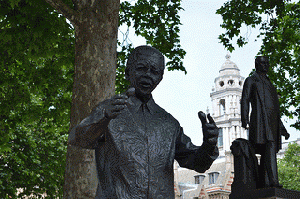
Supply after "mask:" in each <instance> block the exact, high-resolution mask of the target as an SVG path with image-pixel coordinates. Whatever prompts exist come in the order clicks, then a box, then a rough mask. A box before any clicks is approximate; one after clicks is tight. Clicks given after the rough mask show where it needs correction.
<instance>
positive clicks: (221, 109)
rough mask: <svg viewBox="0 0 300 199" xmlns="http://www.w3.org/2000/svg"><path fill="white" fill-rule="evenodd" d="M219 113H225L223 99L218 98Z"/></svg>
mask: <svg viewBox="0 0 300 199" xmlns="http://www.w3.org/2000/svg"><path fill="white" fill-rule="evenodd" d="M219 103H220V110H219V111H220V115H224V114H225V99H220V102H219Z"/></svg>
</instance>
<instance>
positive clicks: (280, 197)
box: [229, 188, 300, 199]
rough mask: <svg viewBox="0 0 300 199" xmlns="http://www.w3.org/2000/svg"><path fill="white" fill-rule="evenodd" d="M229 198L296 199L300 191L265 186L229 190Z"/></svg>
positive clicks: (299, 196)
mask: <svg viewBox="0 0 300 199" xmlns="http://www.w3.org/2000/svg"><path fill="white" fill-rule="evenodd" d="M229 198H230V199H241V198H243V199H286V198H288V199H296V198H300V191H294V190H288V189H281V188H265V189H254V190H240V191H235V192H231V194H230V195H229Z"/></svg>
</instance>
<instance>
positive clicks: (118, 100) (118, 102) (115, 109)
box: [105, 88, 135, 119]
mask: <svg viewBox="0 0 300 199" xmlns="http://www.w3.org/2000/svg"><path fill="white" fill-rule="evenodd" d="M134 93H135V89H134V88H130V89H128V91H127V92H126V93H125V95H124V94H122V95H115V96H114V97H112V98H110V99H109V100H108V102H107V105H106V107H105V117H107V118H108V119H114V118H116V117H117V116H118V115H119V114H120V113H121V111H122V110H123V109H124V108H125V107H126V105H128V104H130V103H132V102H131V101H130V100H129V98H128V97H130V96H132V95H134Z"/></svg>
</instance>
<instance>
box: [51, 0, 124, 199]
mask: <svg viewBox="0 0 300 199" xmlns="http://www.w3.org/2000/svg"><path fill="white" fill-rule="evenodd" d="M46 1H47V2H48V3H49V4H50V5H52V6H53V7H54V8H55V9H56V10H58V11H59V12H61V13H62V14H63V15H64V16H66V17H67V18H68V19H69V20H70V21H71V23H72V24H73V25H74V27H75V37H76V38H75V39H76V44H75V53H76V54H75V76H74V85H73V96H72V109H71V122H70V129H72V127H74V126H76V125H77V124H78V123H80V121H81V120H82V119H84V118H85V117H87V116H88V115H89V114H90V113H91V111H92V109H93V108H95V106H96V105H97V104H98V103H99V102H101V101H103V100H104V99H107V98H110V97H111V96H113V95H114V91H115V76H116V58H117V54H116V52H117V33H118V21H119V20H118V19H119V6H120V0H109V1H107V0H81V1H77V0H73V3H74V9H71V8H69V7H68V6H67V5H66V4H64V3H63V2H62V1H60V0H46ZM97 185H98V179H97V173H96V165H95V157H94V150H87V149H82V148H79V147H75V146H71V145H68V150H67V159H66V172H65V184H64V198H70V199H80V198H84V199H87V198H89V199H92V198H93V199H94V198H95V195H96V188H97Z"/></svg>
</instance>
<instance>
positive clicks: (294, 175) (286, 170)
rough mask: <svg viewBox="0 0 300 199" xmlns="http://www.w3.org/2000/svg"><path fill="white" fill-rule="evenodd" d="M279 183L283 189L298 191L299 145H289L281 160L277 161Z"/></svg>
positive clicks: (299, 176) (299, 169) (299, 170)
mask: <svg viewBox="0 0 300 199" xmlns="http://www.w3.org/2000/svg"><path fill="white" fill-rule="evenodd" d="M278 177H279V182H280V183H281V184H282V185H283V188H285V189H291V190H298V191H300V184H299V182H300V145H298V144H297V143H293V144H291V143H290V144H289V146H288V148H287V150H286V153H285V155H284V158H283V159H280V160H278Z"/></svg>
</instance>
